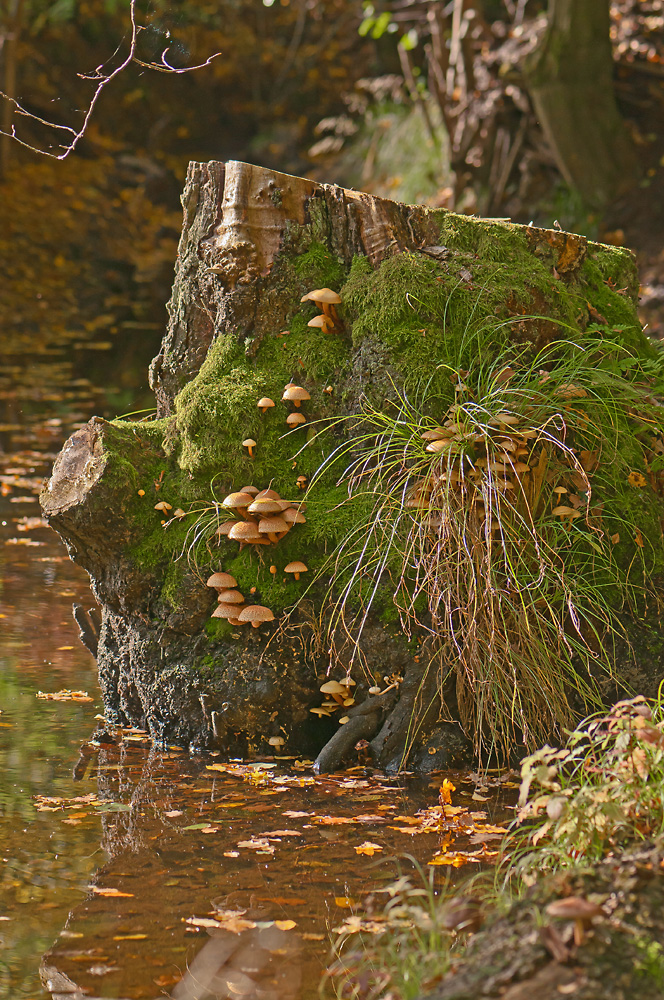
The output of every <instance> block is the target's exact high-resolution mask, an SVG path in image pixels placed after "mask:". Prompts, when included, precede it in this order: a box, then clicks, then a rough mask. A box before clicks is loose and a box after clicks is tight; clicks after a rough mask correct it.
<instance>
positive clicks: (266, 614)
mask: <svg viewBox="0 0 664 1000" xmlns="http://www.w3.org/2000/svg"><path fill="white" fill-rule="evenodd" d="M237 618H238V621H241V622H251V623H252V624H253V622H273V621H274V615H273V614H272V612H271V611H270V609H269V608H264V607H262V605H260V604H248V605H247V607H246V608H242V611H241V612H240V613H239V615H238V616H237Z"/></svg>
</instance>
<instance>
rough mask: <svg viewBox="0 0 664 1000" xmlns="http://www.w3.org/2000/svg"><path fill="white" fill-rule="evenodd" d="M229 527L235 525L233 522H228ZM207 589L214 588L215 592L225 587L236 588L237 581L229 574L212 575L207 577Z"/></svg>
mask: <svg viewBox="0 0 664 1000" xmlns="http://www.w3.org/2000/svg"><path fill="white" fill-rule="evenodd" d="M227 523H228V524H230V525H233V524H235V521H228V522H227ZM207 585H208V587H216V588H217V590H219V589H220V588H221V589H222V590H223V589H224V588H226V587H237V580H236V579H235V577H234V576H231V574H230V573H213V574H212V576H211V577H209V579H208V582H207Z"/></svg>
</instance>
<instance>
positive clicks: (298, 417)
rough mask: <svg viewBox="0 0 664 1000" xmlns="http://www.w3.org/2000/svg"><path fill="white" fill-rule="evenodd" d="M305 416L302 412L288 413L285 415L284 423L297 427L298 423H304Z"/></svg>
mask: <svg viewBox="0 0 664 1000" xmlns="http://www.w3.org/2000/svg"><path fill="white" fill-rule="evenodd" d="M306 422H307V418H306V417H305V416H304V414H303V413H289V414H288V416H287V417H286V423H287V424H288V426H289V427H290V428H291V430H292V429H293V428H294V427H299V425H300V424H306Z"/></svg>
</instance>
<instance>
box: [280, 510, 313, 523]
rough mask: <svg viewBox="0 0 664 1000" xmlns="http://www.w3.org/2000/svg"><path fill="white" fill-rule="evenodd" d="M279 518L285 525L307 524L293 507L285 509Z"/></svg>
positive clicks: (304, 518)
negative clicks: (281, 518)
mask: <svg viewBox="0 0 664 1000" xmlns="http://www.w3.org/2000/svg"><path fill="white" fill-rule="evenodd" d="M281 516H282V517H283V519H284V521H286V523H287V524H306V523H307V519H306V517H305V516H304V514H301V513H300V511H299V510H296V509H295V507H287V508H286V510H285V511H284V512H283V514H282V515H281Z"/></svg>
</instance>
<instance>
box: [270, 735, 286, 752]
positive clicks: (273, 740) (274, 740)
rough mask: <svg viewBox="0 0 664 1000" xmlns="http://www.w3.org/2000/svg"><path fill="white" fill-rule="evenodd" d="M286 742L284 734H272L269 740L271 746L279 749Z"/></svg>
mask: <svg viewBox="0 0 664 1000" xmlns="http://www.w3.org/2000/svg"><path fill="white" fill-rule="evenodd" d="M285 742H286V741H285V740H284V738H283V736H270V738H269V740H268V743H269V744H270V746H271V747H277V749H278V748H279V747H282V746H283V745H284V743H285Z"/></svg>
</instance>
